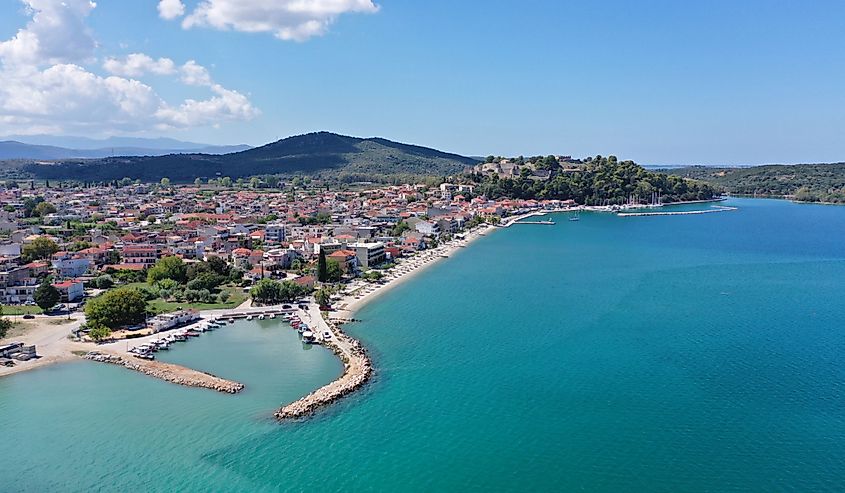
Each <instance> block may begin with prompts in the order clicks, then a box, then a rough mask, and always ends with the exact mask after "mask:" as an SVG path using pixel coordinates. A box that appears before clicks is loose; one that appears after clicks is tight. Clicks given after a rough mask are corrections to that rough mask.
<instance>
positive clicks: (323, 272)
mask: <svg viewBox="0 0 845 493" xmlns="http://www.w3.org/2000/svg"><path fill="white" fill-rule="evenodd" d="M328 277H329V274H328V265H327V264H326V251H325V250H323V249H322V248H320V257H319V259H318V260H317V280H318V281H320V282H326V280H327V279H328Z"/></svg>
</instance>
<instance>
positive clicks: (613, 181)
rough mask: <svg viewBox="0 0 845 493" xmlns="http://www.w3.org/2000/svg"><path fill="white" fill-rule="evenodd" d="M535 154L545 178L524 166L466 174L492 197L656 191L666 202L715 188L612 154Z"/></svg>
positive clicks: (613, 198)
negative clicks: (573, 160)
mask: <svg viewBox="0 0 845 493" xmlns="http://www.w3.org/2000/svg"><path fill="white" fill-rule="evenodd" d="M534 159H537V160H538V161H537V163H538V165H540V167H542V168H544V169H545V170H548V171H550V176H549V177H548V178H544V179H538V178H537V177H535V176H533V175H532V174H531V172H530V168H528V167H525V168H523V170H522V173H521V174H520V175H519V176H516V177H504V178H503V177H500V176H499V175H498V174H492V175H491V174H487V175H483V174H481V173H478V172H475V173H472V174H471V175H470V179H471V180H472V181H473V182H474V183H475V184H476V185H477V186H476V190H475V192H476V193H477V194H483V195H484V196H486V197H488V198H493V199H496V198H500V197H510V198H521V199H559V200H568V199H572V200H574V201H576V202H577V203H579V204H587V205H619V204H623V203H625V202H626V201H628V200H636V201H639V202H640V203H648V202H650V201H651V200H652V198H654V197H656V196H659V197H660V198H661V201H662V202H663V203H671V202H683V201H692V200H707V199H711V198H713V197H715V196H717V195H718V194H719V191H718V189H717V187H714V186H711V185H709V184H706V183H704V182H701V181H696V180H690V179H685V178H681V177H678V176H672V175H667V174H665V173H656V172H652V171H648V170H646V169H644V168H643V167H642V166H639V165H638V164H636V163H634V162H633V161H618V160H617V159H616V157H615V156H609V157H602V156H596V157H594V158H587V159H586V160H585V161H584V162H583V163H581V164H579V165H577V166H575V167H572V166H571V165H567V166H564V164H565V163H560V162H558V161H557V159H556V158H555V157H554V156H548V157H546V158H534Z"/></svg>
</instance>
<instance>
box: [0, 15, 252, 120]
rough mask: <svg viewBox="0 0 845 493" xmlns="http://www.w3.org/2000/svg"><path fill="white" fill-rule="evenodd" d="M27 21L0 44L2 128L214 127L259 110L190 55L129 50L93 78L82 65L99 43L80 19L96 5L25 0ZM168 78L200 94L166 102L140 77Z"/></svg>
mask: <svg viewBox="0 0 845 493" xmlns="http://www.w3.org/2000/svg"><path fill="white" fill-rule="evenodd" d="M23 3H24V4H25V6H26V9H27V12H28V13H29V14H30V15H31V20H30V22H29V23H28V24H27V26H26V27H25V28H23V29H21V30H19V31H18V33H17V34H16V35H15V36H14V37H13V38H12V39H9V40H7V41H3V42H0V133H6V132H13V133H57V132H91V133H112V132H142V131H149V130H152V129H158V130H164V129H172V128H188V127H193V126H206V125H218V124H219V123H223V122H226V121H233V120H248V119H251V118H253V117H255V116H256V115H258V114H259V111H258V109H256V108H255V107H254V106H253V105H252V103H251V102H250V101H249V99H248V98H247V97H246V96H245V95H243V94H241V93H239V92H237V91H234V90H231V89H227V88H225V87H223V86H221V85H220V84H218V83H216V82H215V81H214V80H213V78H212V77H211V74H210V73H209V71H208V70H207V69H206V68H205V67H203V66H202V65H200V64H198V63H197V62H196V61H194V60H189V61H188V62H186V63H184V64H182V65H177V64H176V63H175V62H174V61H173V60H172V59H170V58H166V57H162V58H157V59H156V58H153V57H151V56H149V55H146V54H144V53H133V54H130V55H128V56H126V57H123V58H117V57H109V58H107V59H106V60H105V61H104V62H103V69H104V70H105V71H106V72H108V73H109V74H111V75H108V76H102V75H98V74H96V73H94V72H92V71H91V70H89V69H87V68H85V66H86V64H88V63H90V62H91V60H93V58H94V52H95V49H96V47H97V44H96V42H95V41H94V38H93V35H92V34H91V32H90V30H89V29H88V27H87V26H86V24H85V22H84V19H85V17H87V16H88V14H89V13H90V12H91V10H92V9H94V8H95V7H96V5H95V4H94V3H92V2H89V1H79V0H25V1H24V2H23ZM149 74H153V75H159V76H170V77H171V78H172V79H173V80H174V81H176V82H177V83H182V84H185V85H189V86H197V87H203V88H205V89H203V91H204V92H207V94H208V95H207V96H206V98H205V99H201V98H189V99H185V100H183V101H181V102H178V103H176V104H171V103H169V102H167V101H165V100H164V99H163V98H162V97H161V96H159V94H158V93H157V92H156V90H155V89H154V88H153V87H152V86H150V85H148V84H147V83H145V82H142V81H141V80H139V79H142V78H143V77H144V76H145V75H149Z"/></svg>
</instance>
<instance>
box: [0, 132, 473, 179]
mask: <svg viewBox="0 0 845 493" xmlns="http://www.w3.org/2000/svg"><path fill="white" fill-rule="evenodd" d="M475 162H476V161H475V160H474V159H471V158H467V157H463V156H459V155H457V154H449V153H446V152H441V151H437V150H435V149H429V148H426V147H420V146H414V145H408V144H401V143H397V142H392V141H389V140H386V139H380V138H368V139H364V138H358V137H347V136H343V135H337V134H333V133H329V132H317V133H311V134H305V135H299V136H295V137H289V138H286V139H282V140H279V141H277V142H273V143H271V144H267V145H264V146H261V147H256V148H254V149H249V150H246V151H242V152H235V153H230V154H223V155H210V154H172V155H167V156H157V157H126V156H124V157H114V158H104V159H91V160H78V159H77V160H61V161H56V162H50V163H38V162H7V163H5V166H4V168H3V170H4V172H5V173H4V174H5V175H6V176H19V177H21V176H25V177H33V178H39V179H76V180H83V181H111V180H117V179H121V178H123V177H128V178H132V179H140V180H142V181H158V180H160V179H161V178H164V177H167V178H170V180H172V181H174V182H189V181H193V180H194V179H195V178H209V177H215V176H230V177H232V178H239V177H248V176H254V175H267V174H281V175H293V174H303V175H321V174H330V175H332V176H334V177H338V178H340V179H342V180H344V181H364V180H374V179H384V177H389V176H396V175H428V176H431V175H440V176H444V175H451V174H455V173H460V172H462V171H463V170H465V169H466V168H468V167H469V166H472V165H473V164H475Z"/></svg>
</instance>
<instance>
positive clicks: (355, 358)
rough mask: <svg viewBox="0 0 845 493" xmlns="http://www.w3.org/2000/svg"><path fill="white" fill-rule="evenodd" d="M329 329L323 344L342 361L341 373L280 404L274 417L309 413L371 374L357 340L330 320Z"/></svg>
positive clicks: (347, 392)
mask: <svg viewBox="0 0 845 493" xmlns="http://www.w3.org/2000/svg"><path fill="white" fill-rule="evenodd" d="M327 323H329V322H327ZM332 331H333V332H334V338H332V339H330V340H327V341H325V342H324V343H323V344H324V345H325V346H327V347H329V348H331V350H332V351H334V353H335V354H336V355H337V356H338V357H339V358H340V359H341V360H342V361H343V365H344V371H343V375H341V377H340V378H338V379H337V380H335V381H333V382H332V383H330V384H328V385H326V386H324V387H321V388H319V389H317V390H315V391H314V392H311V393H310V394H308V395H306V396H305V397H303V398H301V399H299V400H297V401H295V402H292V403H290V404H288V405H286V406H284V407H282V408H281V409H279V410H278V411H277V412H276V413H275V416H276V419H278V420H280V421H284V420H289V419H296V418H302V417H306V416H310V415H312V414H313V413H314V412H315V411H316V410H318V409H319V408H321V407H323V406H326V405H328V404H331V403H333V402H335V401H336V400H338V399H340V398H342V397H344V396H345V395H348V394H350V393H352V392H354V391H355V390H357V389H358V388H360V387H361V386H363V385H364V384H366V383H367V381H368V380H369V379H370V377H371V376H372V374H373V367H372V363H371V362H370V358H369V356H367V351H366V350H365V349H364V347H363V346H361V343H360V342H358V341H357V340H356V339H353V338H351V337H349V336H348V335H346V334H345V333H343V331H341V330H340V328H339V327H337V326H336V325H334V324H332Z"/></svg>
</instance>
